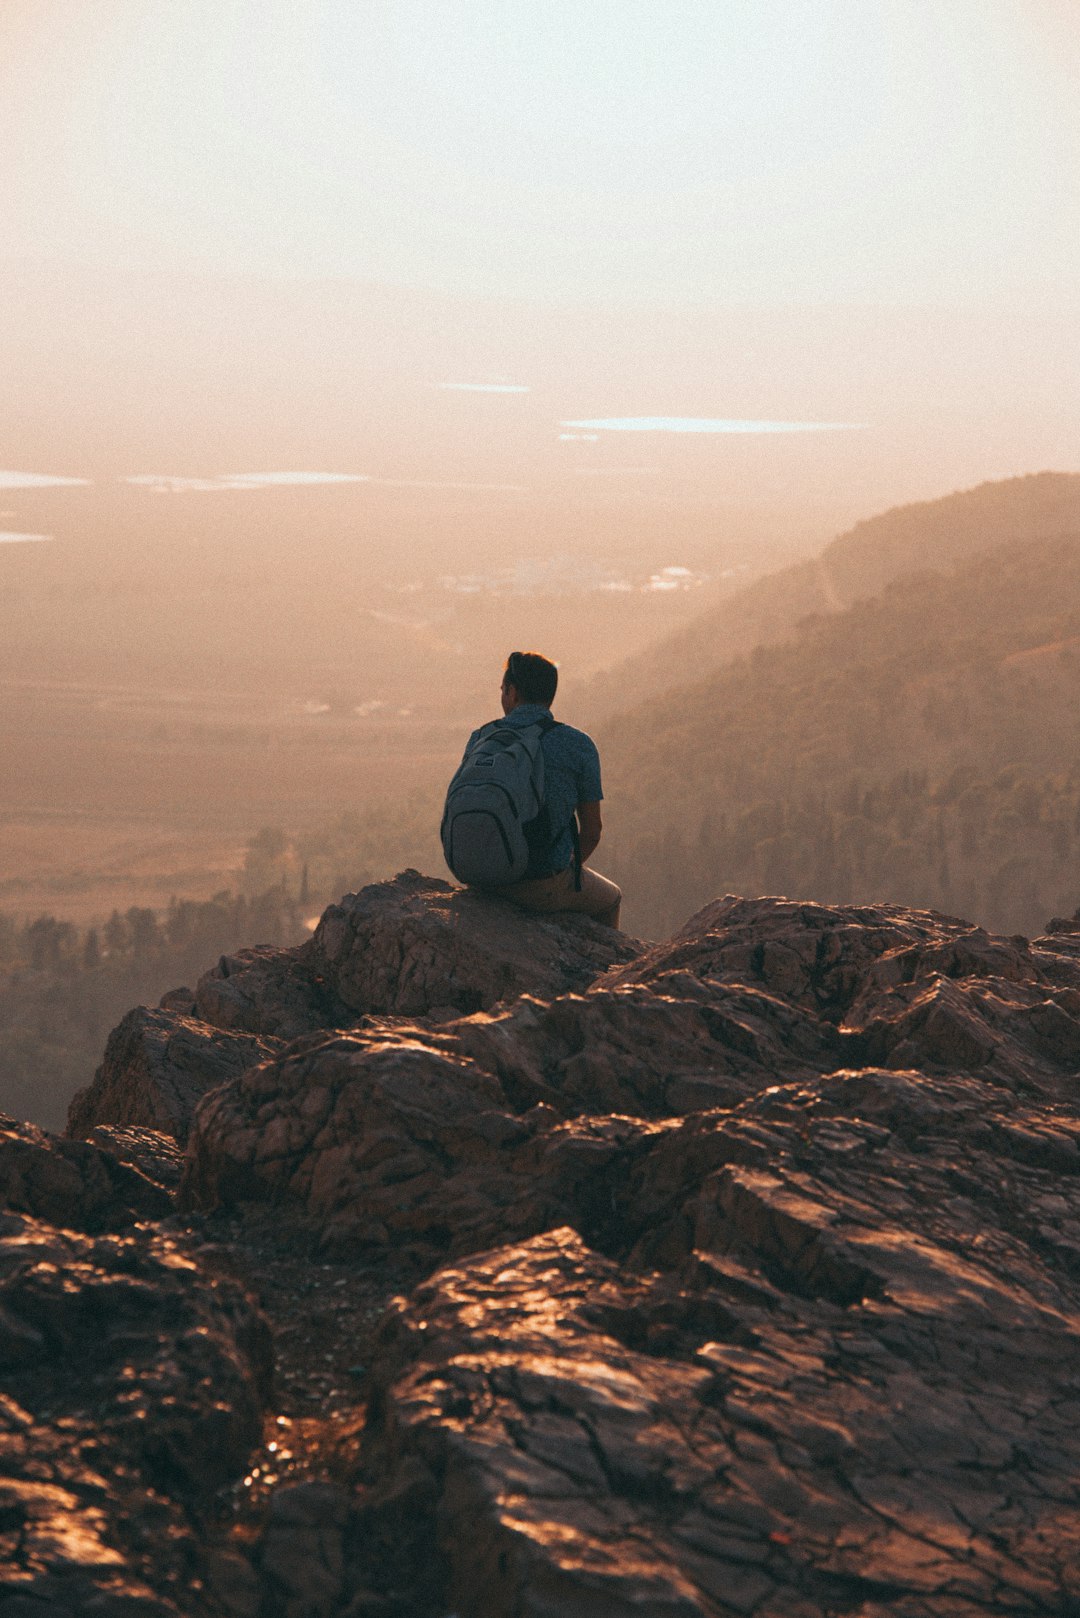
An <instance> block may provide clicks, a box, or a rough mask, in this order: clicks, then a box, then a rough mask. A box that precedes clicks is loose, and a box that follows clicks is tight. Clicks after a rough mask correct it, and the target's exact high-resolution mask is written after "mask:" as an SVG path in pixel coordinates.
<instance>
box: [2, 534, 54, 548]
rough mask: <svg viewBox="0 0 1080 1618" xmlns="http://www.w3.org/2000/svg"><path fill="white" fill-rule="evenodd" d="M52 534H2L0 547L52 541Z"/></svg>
mask: <svg viewBox="0 0 1080 1618" xmlns="http://www.w3.org/2000/svg"><path fill="white" fill-rule="evenodd" d="M52 538H53V535H52V534H5V533H0V545H20V544H23V543H26V542H37V541H40V540H44V539H52Z"/></svg>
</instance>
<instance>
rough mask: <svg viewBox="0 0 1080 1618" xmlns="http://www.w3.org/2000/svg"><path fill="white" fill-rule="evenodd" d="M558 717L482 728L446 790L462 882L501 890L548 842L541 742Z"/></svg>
mask: <svg viewBox="0 0 1080 1618" xmlns="http://www.w3.org/2000/svg"><path fill="white" fill-rule="evenodd" d="M554 724H555V720H554V719H552V718H551V716H550V714H545V716H544V717H543V718H542V719H538V720H537V721H536V723H535V724H532V725H520V726H518V725H507V724H504V723H503V721H502V720H501V719H495V720H493V721H492V722H491V724H490V725H485V726H484V728H483V730H482V731H481V732H480V734H479V736H478V737H477V738H476V741H475V742H474V743H473V745H472V747H471V748H470V749H469V751H468V753H467V754H466V756H465V758H464V759H463V760H462V762H461V764H460V766H459V768H458V770H457V772H456V774H455V775H454V777H453V780H452V781H451V782H450V785H449V787H448V788H447V793H446V807H445V809H444V810H443V818H442V827H441V828H440V835H441V837H442V846H443V854H444V855H445V856H446V863H447V865H448V866H449V867H450V869H451V871H453V873H454V875H455V876H456V877H457V879H458V881H459V882H465V883H468V884H470V885H471V886H474V887H500V886H502V885H503V884H505V883H508V882H520V881H521V880H522V878H523V877H525V876H528V875H529V866H530V863H531V861H532V859H533V857H534V855H538V856H541V857H542V856H543V854H545V853H546V845H547V844H548V842H549V841H550V831H549V824H548V816H547V814H546V812H545V809H544V755H543V752H542V750H541V747H540V743H541V740H542V738H543V736H544V735H545V733H546V732H547V731H549V730H550V729H551V727H552V725H554Z"/></svg>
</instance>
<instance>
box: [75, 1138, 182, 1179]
mask: <svg viewBox="0 0 1080 1618" xmlns="http://www.w3.org/2000/svg"><path fill="white" fill-rule="evenodd" d="M88 1138H89V1140H90V1142H91V1144H92V1145H94V1146H100V1147H101V1148H102V1150H103V1151H106V1152H108V1153H109V1155H110V1156H111V1157H114V1158H116V1159H117V1160H118V1161H119V1162H121V1163H128V1164H130V1165H131V1167H132V1168H135V1169H138V1171H139V1173H140V1174H142V1175H144V1176H145V1178H146V1179H148V1180H150V1181H151V1182H152V1183H153V1184H154V1185H156V1186H160V1188H161V1189H162V1191H165V1192H168V1193H170V1194H171V1193H172V1192H174V1191H175V1190H176V1188H177V1186H178V1185H179V1184H180V1180H181V1177H182V1175H183V1172H184V1154H183V1152H182V1151H181V1150H180V1148H179V1146H178V1145H177V1143H176V1141H175V1140H174V1139H173V1137H172V1136H171V1135H166V1134H165V1132H164V1131H163V1130H160V1129H140V1128H138V1127H137V1126H136V1125H134V1124H129V1125H127V1126H126V1127H125V1126H124V1125H118V1124H98V1125H96V1127H95V1128H94V1129H92V1130H91V1131H90V1135H89V1137H88Z"/></svg>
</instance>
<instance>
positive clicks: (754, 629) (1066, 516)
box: [582, 472, 1080, 720]
mask: <svg viewBox="0 0 1080 1618" xmlns="http://www.w3.org/2000/svg"><path fill="white" fill-rule="evenodd" d="M1075 533H1080V476H1077V475H1076V474H1072V473H1064V472H1039V473H1033V474H1031V475H1030V476H1028V477H1018V478H1009V479H1008V480H1006V481H1004V482H997V483H982V484H980V485H979V486H978V487H977V488H974V489H967V490H965V491H963V492H962V493H958V494H950V495H946V496H944V497H943V498H942V499H940V500H928V501H924V502H920V503H919V504H916V505H910V506H897V507H895V508H894V509H892V510H890V511H886V512H883V513H882V514H881V515H880V516H877V517H871V518H868V519H867V520H866V521H865V522H860V523H856V525H855V527H854V528H852V529H850V530H849V531H848V532H847V533H846V534H841V535H840V536H839V538H837V539H835V540H833V541H832V543H831V544H830V545H827V546H826V547H825V549H824V550H823V551H822V552H821V553H820V555H819V556H816V557H813V558H812V559H811V560H810V561H806V562H797V563H794V564H792V565H791V566H790V567H785V568H781V569H780V570H779V571H778V572H775V573H769V574H766V576H765V577H764V578H760V579H756V580H755V581H754V582H753V583H752V584H749V585H747V586H746V588H745V589H743V590H740V591H738V592H737V593H735V594H733V595H730V596H729V597H728V598H727V599H725V600H723V601H719V602H717V603H715V604H714V605H712V606H711V607H710V608H709V609H708V610H707V611H705V612H703V613H702V614H701V615H700V616H699V617H697V618H695V619H694V620H693V622H692V623H690V624H688V625H687V626H686V627H685V628H682V629H679V630H677V631H676V632H675V633H673V634H671V635H668V636H666V637H665V638H664V639H663V640H661V641H659V642H658V643H657V644H656V645H655V646H654V647H653V648H652V649H651V650H650V651H648V652H645V653H643V654H642V655H640V656H636V657H634V658H633V659H632V660H628V661H625V662H622V663H619V664H618V665H617V666H616V667H615V668H613V669H610V670H608V671H606V672H605V673H604V674H601V675H598V676H597V677H596V678H595V679H594V680H593V681H592V682H591V683H590V684H589V685H588V686H587V687H586V688H585V690H584V691H583V693H582V704H583V707H584V708H585V709H586V710H587V711H588V713H589V714H590V716H592V718H593V719H594V720H595V719H596V718H597V717H598V716H602V715H610V714H612V713H614V712H618V711H620V710H621V709H624V708H628V707H630V706H632V705H633V704H635V703H636V702H638V701H644V700H646V699H651V698H652V697H654V696H656V695H658V694H660V693H662V692H664V691H666V690H668V689H670V688H672V687H676V686H681V685H685V684H686V683H687V682H688V681H690V680H692V679H695V678H698V677H700V676H701V675H703V674H704V673H706V671H707V670H709V669H710V668H716V667H718V666H719V665H721V664H723V663H727V662H730V661H731V660H732V659H734V658H736V657H740V656H743V655H745V654H746V653H748V652H751V651H753V649H754V647H755V646H767V645H772V644H775V643H777V642H779V641H782V640H784V639H786V638H787V637H788V636H789V635H791V634H793V633H794V631H795V629H796V628H797V626H798V624H799V622H800V621H801V620H802V619H803V618H806V617H808V616H809V615H810V614H812V613H826V612H840V611H843V609H844V608H846V607H849V606H851V605H852V604H853V603H854V602H856V601H858V600H861V599H862V598H863V597H865V596H872V595H876V594H877V593H878V591H879V590H881V589H882V588H883V587H884V585H885V584H887V583H888V582H889V580H890V579H894V578H900V577H902V576H904V575H905V574H909V573H915V572H919V571H921V570H924V569H926V568H948V567H951V566H954V565H955V564H957V563H959V562H962V561H964V560H965V559H967V558H969V557H971V556H974V555H977V554H978V553H979V552H980V551H984V550H987V549H988V548H989V547H991V546H994V545H999V544H1004V543H1006V542H1021V543H1027V542H1029V541H1031V540H1036V539H1050V538H1054V537H1056V536H1058V535H1062V534H1075Z"/></svg>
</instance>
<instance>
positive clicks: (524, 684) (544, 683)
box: [502, 652, 559, 713]
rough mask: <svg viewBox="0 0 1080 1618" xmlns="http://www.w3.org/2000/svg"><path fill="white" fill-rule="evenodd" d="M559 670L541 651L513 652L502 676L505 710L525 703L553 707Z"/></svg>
mask: <svg viewBox="0 0 1080 1618" xmlns="http://www.w3.org/2000/svg"><path fill="white" fill-rule="evenodd" d="M558 684H559V671H558V669H557V668H556V667H555V665H554V663H552V662H551V661H550V659H549V658H546V657H541V656H540V653H539V652H511V653H510V656H509V657H508V658H507V659H506V668H505V670H504V672H503V679H502V708H503V713H509V712H510V710H511V708H516V707H517V706H518V704H519V703H522V702H538V703H540V704H541V706H542V707H544V708H550V707H551V704H552V703H553V702H554V701H555V690H556V687H557V686H558Z"/></svg>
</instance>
